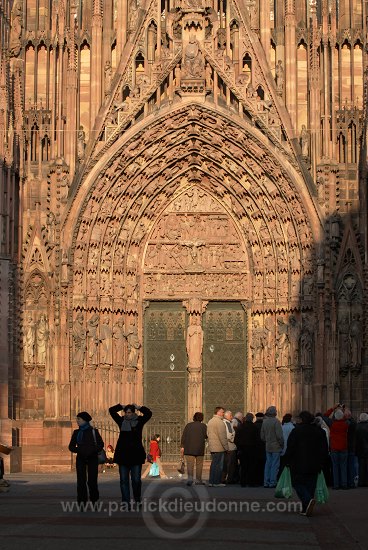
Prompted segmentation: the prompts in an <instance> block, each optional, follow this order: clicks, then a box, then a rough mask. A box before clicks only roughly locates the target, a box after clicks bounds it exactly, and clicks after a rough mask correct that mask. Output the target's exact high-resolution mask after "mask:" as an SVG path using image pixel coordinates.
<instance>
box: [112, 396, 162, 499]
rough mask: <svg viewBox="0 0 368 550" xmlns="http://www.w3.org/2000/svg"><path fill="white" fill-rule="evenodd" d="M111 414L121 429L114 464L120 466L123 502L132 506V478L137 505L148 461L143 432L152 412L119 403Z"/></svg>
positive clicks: (145, 408) (147, 409)
mask: <svg viewBox="0 0 368 550" xmlns="http://www.w3.org/2000/svg"><path fill="white" fill-rule="evenodd" d="M136 409H137V410H139V411H140V412H141V415H139V416H138V415H137V414H136V412H135V411H136ZM120 411H124V416H120V414H118V413H119V412H120ZM109 413H110V415H111V417H112V418H113V419H114V420H115V422H116V423H117V425H118V426H119V428H120V434H119V439H118V442H117V444H116V449H115V454H114V462H115V463H116V464H118V465H119V473H120V489H121V498H122V502H123V503H126V504H127V505H128V506H129V505H130V487H129V477H131V480H132V489H133V496H134V500H135V502H136V503H140V502H141V493H142V481H141V476H142V464H144V463H145V461H146V452H145V450H144V447H143V443H142V430H143V426H144V425H145V423H146V422H148V420H149V419H150V418H151V416H152V412H151V411H150V409H149V408H148V407H143V406H142V407H138V405H126V406H125V407H124V405H120V403H119V404H118V405H114V406H113V407H110V408H109Z"/></svg>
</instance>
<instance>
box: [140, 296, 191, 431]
mask: <svg viewBox="0 0 368 550" xmlns="http://www.w3.org/2000/svg"><path fill="white" fill-rule="evenodd" d="M185 315H186V312H185V309H184V308H183V304H182V303H181V302H180V303H178V302H150V304H149V306H148V307H147V309H146V310H145V318H144V403H145V405H147V406H148V407H149V408H150V409H152V412H153V418H152V421H151V424H156V423H157V422H160V423H161V422H165V423H167V422H168V423H179V424H180V425H182V424H183V422H184V419H185V418H186V402H187V355H186V347H185Z"/></svg>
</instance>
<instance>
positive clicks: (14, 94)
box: [0, 0, 368, 471]
mask: <svg viewBox="0 0 368 550" xmlns="http://www.w3.org/2000/svg"><path fill="white" fill-rule="evenodd" d="M367 18H368V2H367V0H14V1H12V0H4V1H3V2H2V5H1V7H0V33H1V34H0V41H1V51H0V63H1V65H0V162H1V165H0V185H1V187H0V223H1V226H0V235H1V241H0V246H1V255H0V285H1V294H0V300H1V302H0V305H1V308H0V321H1V329H2V330H1V334H0V349H1V357H0V388H1V395H0V426H1V437H2V440H3V441H4V442H5V443H8V444H12V445H13V446H14V447H15V450H14V452H13V453H12V455H11V456H12V459H11V460H12V464H11V467H12V469H13V471H15V470H17V469H18V470H19V469H23V471H46V470H48V469H54V468H55V467H57V468H64V469H67V468H70V455H69V453H68V450H67V443H68V441H69V437H70V430H71V423H72V422H73V420H74V417H75V414H76V412H78V410H88V411H89V412H90V414H91V415H92V416H93V417H94V420H96V422H99V421H103V420H104V419H105V418H106V415H107V409H108V407H109V406H111V405H113V404H115V403H117V402H121V403H125V404H126V403H129V402H135V403H143V402H144V404H146V405H148V406H150V407H151V408H152V409H153V412H154V418H156V419H169V420H170V421H171V422H174V423H176V424H177V425H183V423H185V422H186V421H187V420H188V419H191V417H192V415H193V413H194V412H195V411H197V410H203V411H204V413H205V418H206V420H208V418H209V417H210V416H211V415H212V412H213V407H214V406H216V405H218V404H223V405H224V406H226V407H229V408H231V409H236V410H243V411H248V410H251V411H254V412H256V411H257V410H264V409H265V408H266V407H267V406H268V405H271V404H275V405H276V406H277V408H278V410H279V413H281V414H282V413H286V412H291V413H297V412H298V411H299V410H300V409H301V408H306V409H310V410H311V411H312V412H316V411H317V410H321V409H326V408H327V407H328V406H332V405H333V403H336V402H342V401H343V402H346V403H347V404H349V406H350V408H351V409H352V410H353V413H359V412H361V411H362V410H364V409H365V410H366V409H367V407H368V397H367V390H368V376H367V373H368V364H367V351H368V324H367V315H366V313H367V311H366V308H367V301H368V270H367V252H368V250H367V244H368V242H367V194H366V186H367V171H366V161H367V159H366V128H367V125H366V122H367V87H366V79H367V72H366V69H367Z"/></svg>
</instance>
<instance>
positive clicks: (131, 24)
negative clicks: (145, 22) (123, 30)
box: [129, 0, 138, 32]
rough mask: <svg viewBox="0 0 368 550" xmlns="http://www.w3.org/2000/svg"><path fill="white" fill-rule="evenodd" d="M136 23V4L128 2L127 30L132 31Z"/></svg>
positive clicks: (131, 1) (134, 1) (133, 0)
mask: <svg viewBox="0 0 368 550" xmlns="http://www.w3.org/2000/svg"><path fill="white" fill-rule="evenodd" d="M137 22H138V2H137V0H130V2H129V30H130V32H132V31H134V30H135V28H136V26H137Z"/></svg>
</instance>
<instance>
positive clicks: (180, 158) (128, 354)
mask: <svg viewBox="0 0 368 550" xmlns="http://www.w3.org/2000/svg"><path fill="white" fill-rule="evenodd" d="M287 158H288V155H287V153H286V151H283V154H282V155H278V154H277V152H275V150H274V148H273V147H272V146H271V144H270V142H269V141H268V139H266V138H265V136H264V135H263V134H262V133H261V132H260V131H259V130H257V129H256V128H253V127H251V126H250V125H246V124H245V123H244V121H239V124H236V123H234V120H233V119H232V120H231V121H229V119H227V118H226V116H225V115H224V113H223V112H222V111H221V109H217V111H214V108H211V109H209V108H208V106H203V105H201V104H191V105H184V106H179V107H176V108H175V109H171V111H170V114H166V115H163V116H162V117H160V118H159V117H155V116H152V117H148V120H147V119H146V120H145V121H143V122H142V124H138V125H137V127H133V128H131V129H130V130H128V131H127V132H126V135H125V137H124V139H122V140H121V141H119V142H118V143H116V144H114V145H113V146H111V148H110V150H109V151H107V152H105V153H104V155H103V156H102V157H101V159H100V161H99V162H98V163H97V165H96V166H95V167H94V168H93V169H92V170H91V172H90V173H89V174H88V176H87V177H86V178H85V179H84V180H83V181H82V182H81V184H80V187H79V189H78V190H75V195H74V199H73V202H72V203H71V205H70V210H69V216H68V217H67V218H66V219H65V223H64V230H63V234H64V238H65V242H69V245H70V248H71V251H72V254H71V255H72V257H73V260H72V277H71V284H70V285H69V299H70V303H71V307H70V311H71V315H70V320H69V323H70V326H72V327H73V329H72V331H71V335H70V338H71V345H70V370H71V381H72V388H71V392H72V396H71V402H72V408H73V409H76V408H78V406H79V404H80V403H81V402H83V403H85V405H86V406H87V404H88V407H89V409H90V410H91V411H92V412H93V413H94V414H99V412H100V411H101V410H104V405H103V404H104V403H106V401H108V402H114V401H116V399H117V400H118V401H121V402H127V401H132V400H133V401H136V402H141V401H142V399H143V398H145V400H146V402H148V404H152V406H153V408H156V410H157V411H160V414H162V415H165V414H174V408H175V404H176V405H178V407H177V409H178V416H180V418H181V420H184V419H187V418H190V417H191V415H192V413H193V412H195V410H200V409H202V408H204V410H205V411H206V414H207V415H210V414H212V410H211V409H212V407H213V406H214V405H216V404H217V403H222V402H223V400H224V399H226V404H227V405H228V406H232V407H239V408H244V407H247V408H252V407H253V408H258V407H259V408H263V407H264V406H265V404H266V402H267V401H269V400H270V399H271V400H272V401H273V402H277V403H278V405H279V407H280V409H281V410H282V409H284V408H288V409H290V408H293V407H294V408H296V407H299V406H300V402H301V395H302V392H301V386H302V383H303V379H307V378H308V377H309V378H310V371H311V369H312V365H311V364H306V365H303V367H302V366H301V364H300V359H299V357H300V350H299V338H300V335H301V333H302V331H303V328H304V326H306V325H307V323H308V317H310V316H312V315H313V304H314V299H313V288H314V284H315V273H314V254H315V253H314V244H313V243H314V242H316V241H317V240H318V233H319V231H320V224H319V219H318V216H317V214H316V210H315V207H314V202H313V200H312V198H311V196H310V193H309V191H308V189H307V187H306V185H305V182H304V180H303V178H302V175H301V174H300V173H299V172H298V171H297V169H296V167H295V166H293V165H292V163H291V162H290V163H289V162H288V161H287ZM302 310H303V316H302ZM197 325H198V326H199V327H200V330H201V331H202V336H201V337H200V338H199V340H198V341H197V344H196V345H195V346H194V348H195V349H194V351H193V350H192V351H190V350H189V348H188V341H187V339H188V334H189V333H190V332H191V331H192V330H193V334H195V333H196V330H199V329H198V328H196V327H197ZM80 326H82V327H83V328H84V330H85V333H86V335H87V336H86V350H85V355H84V357H83V360H82V361H81V351H80V350H79V349H77V348H76V346H77V344H76V342H78V339H74V340H73V339H72V334H73V331H75V330H78V328H79V327H80ZM95 338H97V339H98V340H99V342H100V344H99V345H98V346H96V345H95ZM193 341H195V339H194V340H193ZM198 346H199V348H200V352H199V353H198ZM196 347H197V348H196ZM234 350H235V351H234ZM171 357H173V358H171ZM75 358H77V360H76V359H75ZM234 374H235V375H236V377H235V379H236V380H237V384H228V382H229V381H231V380H233V376H234ZM309 378H308V379H309ZM225 382H226V384H227V386H226V388H227V389H226V392H225V393H224V383H225ZM304 398H308V390H305V392H304ZM147 400H148V401H147ZM165 403H166V405H165Z"/></svg>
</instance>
